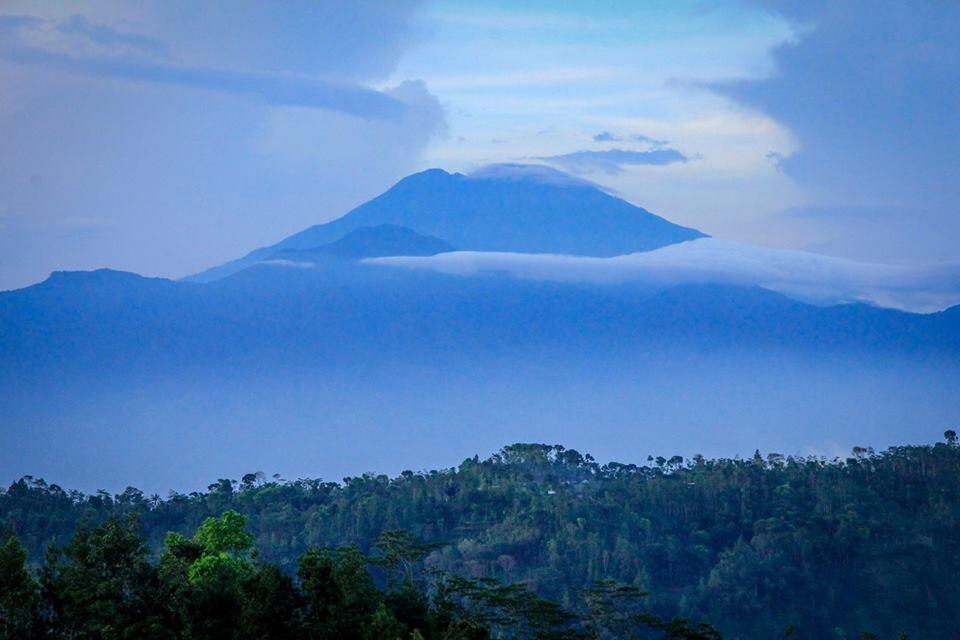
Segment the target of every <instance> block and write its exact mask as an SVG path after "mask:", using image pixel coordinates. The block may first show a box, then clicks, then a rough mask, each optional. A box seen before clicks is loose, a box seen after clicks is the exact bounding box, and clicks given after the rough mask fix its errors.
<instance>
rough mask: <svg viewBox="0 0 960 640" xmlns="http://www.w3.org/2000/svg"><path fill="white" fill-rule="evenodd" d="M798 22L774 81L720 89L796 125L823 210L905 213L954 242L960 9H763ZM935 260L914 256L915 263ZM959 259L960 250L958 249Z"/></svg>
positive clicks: (959, 184)
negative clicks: (883, 209) (869, 209)
mask: <svg viewBox="0 0 960 640" xmlns="http://www.w3.org/2000/svg"><path fill="white" fill-rule="evenodd" d="M754 4H757V5H759V6H761V7H763V8H765V9H768V10H772V11H775V12H778V13H780V14H782V15H783V16H785V17H786V18H788V19H789V20H791V21H792V22H793V23H794V25H795V28H796V36H795V37H794V38H793V39H792V40H791V41H789V42H787V43H785V44H783V45H781V46H779V47H778V48H776V49H775V50H774V51H773V57H774V61H775V67H776V69H775V72H774V73H773V74H772V75H770V76H769V77H766V78H761V79H751V80H745V81H737V82H729V83H722V84H715V85H713V88H714V89H715V90H716V91H718V92H720V93H722V94H723V95H726V96H728V97H730V98H732V99H734V100H736V101H737V102H739V103H741V104H743V105H745V106H747V107H750V108H752V109H756V110H759V111H762V112H764V113H766V114H768V115H769V116H771V117H772V118H774V119H775V120H776V121H778V122H779V123H781V124H783V125H785V126H786V127H788V128H789V129H790V130H791V131H792V133H793V134H794V135H795V136H796V138H797V139H798V142H799V147H800V148H799V150H798V151H797V152H796V153H793V154H792V155H790V156H789V157H786V158H783V159H782V160H781V161H780V162H779V165H780V166H781V167H782V169H783V171H784V172H785V173H786V174H787V175H788V176H790V177H792V178H793V179H795V180H796V181H797V182H798V183H799V184H800V185H802V186H803V187H805V188H806V189H807V190H808V192H809V194H810V196H811V197H812V198H813V199H814V200H815V202H816V203H817V204H818V205H823V206H838V207H843V206H878V205H880V206H883V207H900V208H903V209H904V210H905V211H904V215H908V213H907V211H909V212H910V213H911V214H913V215H915V216H916V217H915V223H916V224H920V225H925V226H928V227H930V228H931V229H939V230H940V233H947V232H949V231H950V230H951V229H952V227H953V220H954V219H956V217H957V215H958V210H957V204H956V203H957V202H958V201H960V160H958V158H960V156H958V151H957V150H958V149H960V118H957V113H958V111H960V83H958V82H957V78H958V77H960V38H957V35H956V25H957V24H960V3H957V2H955V1H953V0H933V1H931V2H923V3H910V2H875V1H874V0H846V1H843V2H839V1H828V0H818V1H815V2H809V1H808V0H755V2H754ZM927 251H928V247H927V246H925V245H918V246H915V247H913V254H914V257H915V258H922V257H924V255H925V254H926V252H927ZM953 255H954V256H955V257H960V245H958V246H957V247H956V248H955V249H954V254H953Z"/></svg>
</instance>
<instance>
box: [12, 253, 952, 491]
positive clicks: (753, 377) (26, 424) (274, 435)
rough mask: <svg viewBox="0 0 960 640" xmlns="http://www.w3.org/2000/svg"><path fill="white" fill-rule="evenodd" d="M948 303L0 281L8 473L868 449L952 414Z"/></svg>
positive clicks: (523, 286) (366, 270)
mask: <svg viewBox="0 0 960 640" xmlns="http://www.w3.org/2000/svg"><path fill="white" fill-rule="evenodd" d="M958 317H960V309H957V308H954V309H949V310H947V311H945V312H940V313H932V314H916V313H907V312H902V311H894V310H890V309H881V308H876V307H871V306H867V305H860V304H856V305H840V306H832V307H818V306H813V305H810V304H805V303H802V302H798V301H796V300H792V299H790V298H787V297H785V296H783V295H780V294H777V293H773V292H771V291H768V290H765V289H761V288H757V287H736V286H729V285H728V286H720V285H707V284H703V285H684V286H679V287H669V288H655V287H651V286H649V285H643V286H640V285H637V284H636V283H616V284H614V283H611V284H598V283H580V282H549V281H538V280H531V279H521V278H513V277H508V276H503V275H495V274H493V275H480V276H471V277H463V276H454V275H447V274H441V273H435V272H430V271H425V270H408V269H398V268H393V267H386V266H381V265H377V264H369V263H366V262H362V261H354V260H342V259H333V258H331V259H330V261H329V262H328V264H327V265H326V266H325V268H322V269H304V268H297V267H296V266H291V265H288V264H287V263H285V262H279V263H276V264H271V263H269V262H268V263H262V264H258V265H255V266H253V267H251V268H248V269H245V270H243V271H242V272H240V273H236V274H234V275H232V276H229V277H226V278H223V279H220V280H217V281H215V282H210V283H193V282H177V281H170V280H163V279H156V278H142V277H140V276H137V275H135V274H129V273H122V272H116V271H108V270H101V271H96V272H87V273H82V272H80V273H57V274H54V275H53V276H51V278H49V279H48V280H47V281H45V282H43V283H40V284H37V285H34V286H32V287H27V288H25V289H20V290H16V291H9V292H3V293H0V415H2V416H4V419H3V420H2V424H0V469H4V470H5V473H6V474H7V475H8V476H9V477H10V478H14V477H17V476H18V475H22V474H27V473H34V474H37V475H44V476H48V477H50V476H55V477H57V478H59V479H60V480H61V481H63V482H68V483H70V484H74V485H78V486H82V487H85V488H89V489H96V488H99V487H103V486H111V487H112V486H114V485H115V483H124V482H129V479H130V477H132V475H133V474H139V475H137V476H136V477H151V478H153V481H154V482H155V485H154V486H152V487H149V488H150V489H152V490H158V491H159V490H163V491H165V490H167V489H169V488H171V487H194V486H198V485H197V484H196V483H199V482H200V481H202V480H206V479H207V477H208V474H209V469H210V468H217V469H222V470H223V473H237V474H242V473H246V472H248V471H250V470H256V469H262V470H266V471H271V472H272V471H274V470H277V471H282V472H283V473H285V474H299V476H300V477H305V476H313V477H315V476H317V475H323V476H324V477H328V478H330V477H333V478H337V477H342V475H343V474H348V473H356V472H359V471H362V470H364V469H369V468H370V467H380V468H383V469H385V470H386V471H388V472H396V473H399V472H400V471H402V470H403V469H405V468H411V466H410V465H433V464H442V463H443V462H444V461H445V460H448V459H449V457H450V455H451V450H453V451H455V452H456V453H457V454H463V455H472V454H473V453H475V452H478V451H486V450H490V449H492V448H493V447H496V446H497V445H498V443H501V442H504V441H509V440H510V439H514V440H517V439H523V440H528V441H556V440H564V441H568V442H571V443H572V444H574V445H576V446H581V447H582V446H584V445H586V444H590V445H591V447H592V448H593V449H594V451H596V452H597V453H598V455H603V456H607V457H612V456H614V455H618V456H623V455H631V456H646V455H647V454H648V453H661V452H668V453H670V454H673V453H679V454H681V455H692V454H694V453H703V454H705V455H734V454H736V453H746V454H749V453H751V452H752V451H753V449H754V448H757V447H760V448H761V449H765V450H773V451H784V452H791V451H809V450H810V449H811V448H814V450H816V451H824V450H826V451H836V450H841V451H849V447H850V446H852V445H853V444H871V445H873V444H875V445H877V446H882V445H885V444H888V443H890V444H892V443H897V442H902V441H904V440H910V439H914V438H917V437H920V436H921V435H923V434H929V433H930V430H931V429H933V430H934V431H937V430H939V432H942V431H943V430H944V429H945V428H949V427H951V426H954V423H955V417H956V415H957V412H958V411H960V364H958V363H960V357H958V356H960V323H958ZM28 434H29V435H28ZM173 456H179V457H178V458H177V459H178V464H177V465H170V464H169V463H168V461H169V460H170V459H173ZM417 468H420V467H417ZM293 477H297V476H296V475H294V476H293ZM119 488H122V486H120V487H119Z"/></svg>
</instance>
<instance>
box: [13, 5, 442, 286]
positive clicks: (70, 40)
mask: <svg viewBox="0 0 960 640" xmlns="http://www.w3.org/2000/svg"><path fill="white" fill-rule="evenodd" d="M415 8H416V3H413V2H399V1H398V2H395V3H393V2H392V3H389V5H382V6H381V3H377V2H368V1H366V0H357V1H356V2H351V3H315V2H298V1H296V0H291V1H289V2H284V3H282V4H279V5H278V4H275V3H264V2H252V1H250V2H248V1H246V0H233V1H231V2H229V3H227V2H210V3H195V2H192V1H189V2H188V1H180V0H149V1H144V2H137V3H120V2H116V3H112V2H100V1H97V2H92V1H91V2H85V1H83V0H78V1H77V2H72V3H69V4H68V5H64V4H60V3H47V2H29V1H27V0H8V1H7V2H6V3H5V4H4V9H5V10H6V11H7V12H8V13H9V14H11V15H9V16H5V17H0V31H2V33H0V86H2V87H3V91H2V92H0V139H2V140H3V150H2V151H0V193H3V194H4V195H3V202H2V203H0V225H2V228H3V233H0V289H4V288H13V287H18V286H24V285H27V284H30V283H32V282H36V281H38V280H41V279H43V278H45V277H46V276H47V275H48V274H49V273H50V272H51V271H53V270H58V269H91V268H98V267H103V266H108V267H113V268H117V269H123V270H128V271H136V272H140V273H145V274H149V275H162V276H168V277H177V276H182V275H187V274H189V273H193V272H196V271H200V270H201V269H204V268H206V267H209V266H212V265H215V264H217V263H220V262H224V261H226V260H229V259H232V258H235V257H237V256H238V255H243V254H244V253H246V252H248V251H249V250H251V249H254V248H256V247H258V246H262V245H264V244H267V243H269V242H271V241H276V240H279V239H280V238H282V237H284V236H285V235H288V234H290V233H294V232H296V231H299V230H301V229H303V228H305V227H307V226H310V225H312V224H316V223H318V222H324V221H326V220H330V219H332V218H335V217H337V216H338V215H341V214H342V213H343V212H344V211H346V210H348V209H349V208H351V207H353V206H355V205H357V204H359V203H360V202H363V201H364V200H367V199H369V198H371V197H373V196H375V195H377V194H378V193H380V192H382V191H383V190H384V189H386V188H388V187H389V186H390V185H391V184H392V183H393V182H395V181H396V180H398V179H399V178H401V177H403V176H404V175H406V174H408V173H410V172H412V171H415V170H417V169H419V168H420V162H421V160H420V158H421V155H422V153H423V151H424V150H425V149H426V148H427V146H428V145H429V144H430V143H431V141H433V140H434V139H435V138H436V137H437V136H440V135H443V133H444V131H445V114H444V111H443V109H442V108H441V106H440V104H439V102H438V100H437V99H436V97H435V96H433V95H432V94H431V92H430V91H429V89H428V88H427V87H426V85H425V84H424V83H423V82H420V81H418V80H411V81H405V82H404V81H400V82H398V81H392V82H390V83H389V85H387V84H385V83H386V82H387V81H388V78H390V74H391V73H392V72H393V71H394V69H395V67H396V64H397V61H398V59H399V56H400V55H401V54H402V52H403V51H404V50H405V48H406V47H407V46H409V45H410V44H411V43H412V42H413V41H414V40H413V38H414V35H415V34H414V32H413V29H412V27H411V25H410V22H411V20H412V16H413V11H414V9H415ZM390 85H393V86H390ZM76 220H97V221H98V224H96V225H86V226H84V228H83V233H82V234H78V233H75V232H73V230H74V229H75V228H76V224H74V223H71V222H70V221H76Z"/></svg>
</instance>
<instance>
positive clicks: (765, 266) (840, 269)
mask: <svg viewBox="0 0 960 640" xmlns="http://www.w3.org/2000/svg"><path fill="white" fill-rule="evenodd" d="M368 262H370V263H373V264H380V265H385V266H392V267H404V268H414V269H431V270H434V271H438V272H441V273H447V274H453V275H462V276H480V275H486V274H500V275H510V276H513V277H517V278H527V279H534V280H551V281H561V282H592V283H599V284H604V283H606V284H612V283H620V282H641V283H647V284H653V285H657V286H672V285H678V284H685V283H723V284H735V285H742V286H761V287H765V288H768V289H771V290H773V291H779V292H781V293H783V294H785V295H788V296H791V297H794V298H797V299H800V300H805V301H808V302H812V303H816V304H836V303H844V302H854V301H859V302H868V303H874V304H877V305H881V306H889V307H895V308H901V309H908V310H913V311H935V310H940V309H943V308H945V307H948V306H951V305H955V304H958V303H960V263H944V264H939V265H931V266H922V267H920V266H902V265H884V264H876V263H865V262H856V261H853V260H847V259H844V258H834V257H829V256H823V255H819V254H815V253H807V252H803V251H789V250H780V249H770V248H765V247H759V246H754V245H748V244H741V243H737V242H731V241H727V240H718V239H716V238H704V239H699V240H694V241H692V242H684V243H681V244H675V245H671V246H669V247H664V248H662V249H658V250H656V251H650V252H645V253H634V254H630V255H624V256H617V257H613V258H589V257H580V256H566V255H549V254H517V253H486V252H468V251H460V252H452V253H443V254H439V255H436V256H430V257H390V258H375V259H371V260H368Z"/></svg>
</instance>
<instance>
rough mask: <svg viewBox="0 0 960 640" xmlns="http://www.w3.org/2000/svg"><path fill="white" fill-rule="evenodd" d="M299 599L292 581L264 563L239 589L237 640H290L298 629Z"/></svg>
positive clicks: (274, 567)
mask: <svg viewBox="0 0 960 640" xmlns="http://www.w3.org/2000/svg"><path fill="white" fill-rule="evenodd" d="M300 605H301V598H300V594H299V593H298V592H297V588H296V586H295V585H294V583H293V580H292V579H291V578H290V576H288V575H287V574H285V573H283V571H281V570H280V569H279V568H278V567H276V566H275V565H271V564H264V565H261V566H259V567H257V570H256V572H255V573H254V574H253V575H251V576H250V577H248V578H247V579H246V580H245V581H244V583H243V585H242V587H241V614H240V628H239V634H238V636H239V640H292V639H294V638H296V637H297V636H298V632H299V630H300V612H299V609H300Z"/></svg>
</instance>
